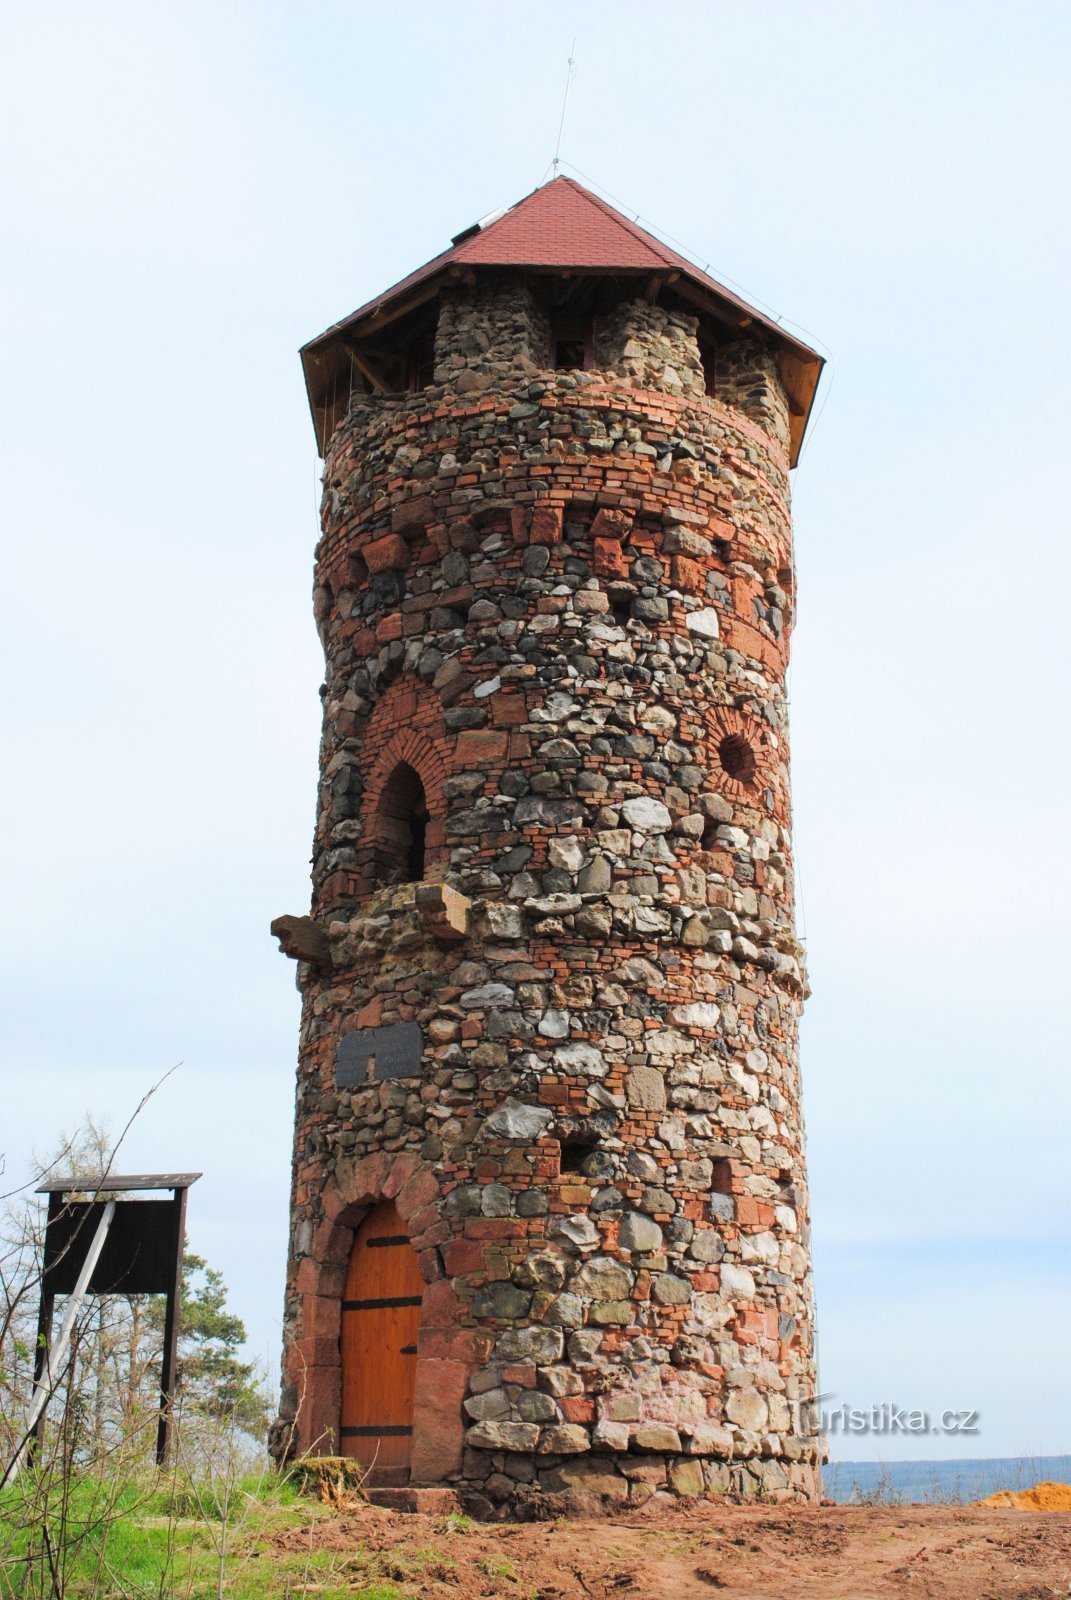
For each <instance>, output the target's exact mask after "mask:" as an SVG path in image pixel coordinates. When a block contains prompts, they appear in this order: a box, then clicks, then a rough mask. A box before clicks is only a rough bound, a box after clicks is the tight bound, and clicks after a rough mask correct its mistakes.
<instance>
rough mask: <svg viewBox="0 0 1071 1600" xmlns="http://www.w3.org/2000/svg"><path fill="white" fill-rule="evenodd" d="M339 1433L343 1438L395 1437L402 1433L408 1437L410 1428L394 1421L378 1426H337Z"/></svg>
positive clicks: (410, 1431) (410, 1432)
mask: <svg viewBox="0 0 1071 1600" xmlns="http://www.w3.org/2000/svg"><path fill="white" fill-rule="evenodd" d="M338 1431H339V1433H340V1434H341V1435H342V1437H343V1438H344V1439H386V1438H388V1437H389V1438H391V1439H396V1438H400V1437H402V1436H403V1435H404V1436H405V1437H406V1438H409V1437H410V1435H411V1434H412V1432H413V1430H412V1428H403V1427H400V1426H398V1425H396V1424H395V1423H384V1424H383V1425H382V1426H381V1427H379V1428H339V1430H338Z"/></svg>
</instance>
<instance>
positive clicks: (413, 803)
mask: <svg viewBox="0 0 1071 1600" xmlns="http://www.w3.org/2000/svg"><path fill="white" fill-rule="evenodd" d="M375 831H376V844H377V855H378V857H379V859H378V861H377V868H378V870H377V872H376V877H377V878H378V880H379V882H380V883H420V882H421V881H422V879H423V877H424V857H425V851H426V848H427V834H428V807H427V801H426V800H425V797H424V785H423V784H422V783H421V781H420V776H419V774H418V773H417V772H416V771H415V770H414V769H413V768H412V767H411V766H410V765H409V763H408V761H399V762H398V765H397V766H396V767H395V768H394V770H393V772H392V773H391V775H390V777H389V778H388V779H387V781H386V783H385V784H384V785H383V792H382V794H381V795H380V799H379V805H378V806H377V808H376V830H375Z"/></svg>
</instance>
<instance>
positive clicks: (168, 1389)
mask: <svg viewBox="0 0 1071 1600" xmlns="http://www.w3.org/2000/svg"><path fill="white" fill-rule="evenodd" d="M186 1193H187V1191H186V1189H185V1188H181V1189H176V1190H175V1198H174V1201H173V1204H174V1207H175V1277H174V1282H173V1283H172V1284H171V1286H170V1287H169V1289H168V1291H167V1311H166V1313H165V1316H164V1354H163V1360H162V1362H161V1364H160V1420H159V1422H158V1423H157V1425H156V1464H157V1466H159V1467H162V1466H165V1465H166V1463H167V1457H168V1452H169V1451H170V1449H171V1402H172V1400H173V1398H174V1394H173V1391H174V1387H175V1368H176V1366H177V1362H178V1327H179V1311H180V1308H181V1303H182V1258H183V1256H184V1255H185V1253H186Z"/></svg>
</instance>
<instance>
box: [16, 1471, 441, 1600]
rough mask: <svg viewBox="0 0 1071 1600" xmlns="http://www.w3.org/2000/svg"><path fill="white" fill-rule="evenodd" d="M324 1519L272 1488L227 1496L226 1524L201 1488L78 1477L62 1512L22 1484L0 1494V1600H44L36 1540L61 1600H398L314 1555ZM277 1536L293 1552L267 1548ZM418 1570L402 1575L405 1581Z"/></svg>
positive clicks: (361, 1570) (285, 1489) (359, 1571)
mask: <svg viewBox="0 0 1071 1600" xmlns="http://www.w3.org/2000/svg"><path fill="white" fill-rule="evenodd" d="M53 1500H54V1501H55V1503H52V1501H53ZM327 1515H329V1513H328V1512H327V1510H326V1508H324V1507H321V1506H320V1505H319V1504H318V1503H316V1502H315V1501H313V1500H310V1499H308V1498H304V1497H302V1496H300V1495H299V1494H298V1493H297V1491H296V1490H295V1488H294V1486H293V1485H292V1484H290V1483H288V1482H286V1481H282V1482H280V1481H279V1480H278V1479H276V1478H268V1479H246V1480H244V1481H243V1482H241V1483H239V1484H237V1485H235V1486H234V1488H233V1489H232V1491H231V1496H230V1505H229V1507H228V1515H227V1517H226V1521H224V1517H223V1514H222V1510H221V1508H220V1506H219V1504H218V1503H217V1502H216V1500H215V1498H214V1497H213V1495H212V1493H211V1490H210V1488H208V1487H202V1488H201V1489H200V1490H199V1489H198V1487H197V1486H196V1485H194V1484H191V1483H189V1482H183V1481H181V1480H169V1479H167V1478H166V1477H165V1476H163V1475H156V1474H151V1475H146V1476H145V1477H144V1478H142V1479H141V1480H139V1481H137V1482H132V1483H128V1484H125V1485H124V1486H123V1487H122V1489H121V1490H119V1491H118V1492H115V1491H114V1490H113V1488H112V1486H111V1485H110V1484H109V1483H108V1481H107V1479H102V1478H90V1477H85V1476H84V1477H82V1478H80V1479H79V1480H78V1481H77V1482H76V1483H74V1484H73V1485H72V1486H71V1489H70V1493H69V1499H68V1504H67V1506H66V1508H65V1509H62V1508H61V1507H60V1505H59V1504H58V1495H56V1496H54V1497H42V1495H41V1492H40V1490H39V1489H36V1488H35V1486H34V1484H33V1483H32V1481H30V1480H27V1481H25V1482H22V1483H19V1484H17V1485H15V1486H14V1487H12V1488H10V1489H6V1490H4V1491H2V1492H0V1600H43V1597H47V1596H49V1595H50V1594H51V1593H52V1592H53V1585H52V1580H51V1574H50V1568H49V1563H48V1560H47V1558H46V1555H45V1550H44V1545H45V1539H44V1533H45V1532H46V1531H47V1533H48V1537H49V1541H50V1543H51V1546H52V1548H53V1550H54V1551H58V1552H59V1555H58V1556H57V1557H56V1564H57V1566H58V1567H59V1570H60V1577H61V1582H60V1584H59V1588H60V1592H61V1593H62V1594H63V1596H64V1597H65V1600H103V1597H105V1596H107V1597H108V1600H112V1597H116V1600H120V1597H121V1600H215V1597H216V1596H217V1595H218V1594H219V1593H220V1587H221V1582H222V1592H223V1593H224V1594H225V1595H226V1596H227V1600H268V1597H270V1600H277V1597H278V1600H287V1597H293V1600H298V1597H299V1596H306V1595H308V1596H311V1595H315V1596H316V1597H317V1600H344V1597H345V1600H407V1591H406V1590H405V1589H403V1588H399V1587H398V1586H397V1584H396V1583H395V1582H393V1581H392V1580H393V1579H394V1578H395V1577H396V1576H397V1577H402V1576H403V1574H402V1573H401V1572H400V1571H398V1570H397V1569H395V1570H394V1571H390V1570H384V1563H383V1561H382V1559H381V1558H379V1557H376V1556H373V1555H372V1554H371V1553H365V1552H363V1551H361V1550H357V1551H347V1552H339V1551H333V1550H325V1549H321V1548H318V1541H317V1536H316V1535H317V1525H318V1523H319V1522H321V1521H322V1520H323V1519H324V1517H325V1516H327ZM284 1533H289V1534H290V1535H291V1536H292V1537H291V1539H290V1542H291V1543H292V1544H293V1545H294V1546H295V1548H294V1549H293V1550H285V1551H284V1550H279V1549H278V1548H277V1547H276V1546H275V1544H274V1542H273V1541H274V1540H275V1539H276V1538H277V1537H278V1536H279V1535H280V1534H284ZM419 1554H421V1555H423V1554H424V1552H420V1553H419ZM427 1554H428V1555H429V1556H430V1555H431V1554H433V1553H432V1552H428V1553H427ZM421 1564H422V1563H421V1562H420V1561H419V1560H415V1561H414V1562H413V1563H412V1565H413V1569H414V1570H413V1576H414V1578H417V1577H419V1567H420V1565H421ZM409 1575H410V1574H409V1571H408V1570H407V1571H406V1572H405V1573H404V1576H405V1577H406V1578H407V1577H409ZM408 1592H409V1593H411V1591H408Z"/></svg>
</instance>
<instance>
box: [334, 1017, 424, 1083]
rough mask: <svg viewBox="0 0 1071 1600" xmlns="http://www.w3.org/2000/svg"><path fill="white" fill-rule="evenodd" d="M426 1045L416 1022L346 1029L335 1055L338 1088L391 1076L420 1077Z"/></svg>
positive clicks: (375, 1081) (377, 1080)
mask: <svg viewBox="0 0 1071 1600" xmlns="http://www.w3.org/2000/svg"><path fill="white" fill-rule="evenodd" d="M423 1049H424V1037H423V1035H422V1033H421V1031H420V1025H419V1023H416V1022H396V1023H394V1024H393V1026H392V1027H389V1028H358V1029H356V1030H355V1031H354V1032H353V1033H344V1034H343V1035H342V1038H341V1039H340V1040H339V1043H338V1055H337V1056H336V1058H335V1088H336V1089H353V1088H357V1087H359V1086H360V1085H361V1084H362V1083H383V1082H385V1081H387V1080H388V1079H391V1078H419V1077H420V1057H421V1053H422V1051H423Z"/></svg>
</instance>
